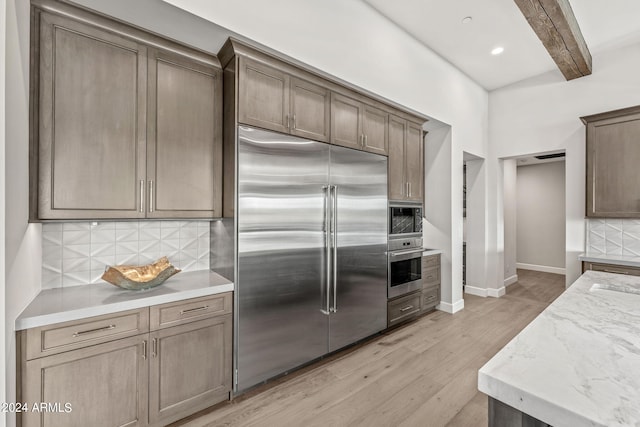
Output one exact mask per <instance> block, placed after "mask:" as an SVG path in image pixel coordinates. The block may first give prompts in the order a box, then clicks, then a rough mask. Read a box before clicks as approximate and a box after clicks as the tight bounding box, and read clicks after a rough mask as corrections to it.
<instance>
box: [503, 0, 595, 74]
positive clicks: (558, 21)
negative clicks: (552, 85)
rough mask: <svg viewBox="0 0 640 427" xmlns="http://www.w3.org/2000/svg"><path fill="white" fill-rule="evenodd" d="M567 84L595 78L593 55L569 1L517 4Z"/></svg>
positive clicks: (526, 0) (520, 0)
mask: <svg viewBox="0 0 640 427" xmlns="http://www.w3.org/2000/svg"><path fill="white" fill-rule="evenodd" d="M514 1H515V2H516V4H517V5H518V7H519V8H520V11H521V12H522V14H523V15H524V16H525V18H527V22H529V25H531V28H533V31H535V33H536V35H537V36H538V38H539V39H540V41H542V44H543V45H544V47H545V48H546V49H547V51H548V52H549V55H551V58H553V60H554V61H555V63H556V64H557V65H558V68H560V71H561V72H562V74H563V75H564V77H565V78H566V79H567V80H572V79H576V78H578V77H582V76H587V75H589V74H591V54H590V53H589V48H588V47H587V43H586V42H585V41H584V37H582V32H581V31H580V26H579V25H578V21H576V17H575V15H574V14H573V10H571V5H570V4H569V0H514Z"/></svg>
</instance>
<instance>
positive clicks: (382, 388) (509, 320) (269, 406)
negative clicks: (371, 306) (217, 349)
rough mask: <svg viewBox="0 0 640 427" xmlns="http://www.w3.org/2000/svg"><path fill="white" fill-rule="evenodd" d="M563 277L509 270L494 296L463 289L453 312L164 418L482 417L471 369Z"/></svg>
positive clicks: (236, 421)
mask: <svg viewBox="0 0 640 427" xmlns="http://www.w3.org/2000/svg"><path fill="white" fill-rule="evenodd" d="M564 280H565V279H564V276H562V275H558V274H550V273H541V272H536V271H530V270H518V282H516V283H514V284H513V285H511V286H509V287H508V288H507V294H506V295H505V296H503V297H502V298H480V297H476V296H473V295H465V297H464V298H465V308H464V310H462V311H461V312H458V313H456V314H455V315H450V314H447V313H444V312H440V311H437V312H434V313H432V314H429V315H426V316H424V317H422V318H420V319H418V320H416V321H413V322H411V323H409V324H406V325H404V326H401V327H399V328H396V329H394V330H392V331H389V332H387V333H385V334H382V335H379V336H377V337H375V338H373V339H371V340H369V341H368V342H367V343H365V344H363V345H358V346H356V347H354V348H351V349H347V350H345V351H343V352H340V353H338V354H335V355H332V356H331V357H329V358H327V359H325V360H322V361H320V362H318V363H316V364H313V365H312V366H308V367H306V368H304V369H301V370H299V371H297V372H295V373H293V374H291V375H288V376H286V377H283V378H280V379H279V380H276V381H274V382H272V383H270V384H267V385H265V386H262V387H260V388H258V389H256V390H253V391H251V392H249V393H246V394H245V395H242V396H239V397H237V398H236V399H235V400H234V401H232V402H225V403H222V404H219V405H217V406H215V407H213V408H211V409H208V410H205V411H203V412H200V413H199V414H196V415H194V416H192V417H189V418H188V419H185V420H182V421H179V422H178V423H175V424H173V426H175V427H177V426H188V427H205V426H207V427H213V426H216V427H217V426H242V427H244V426H267V427H271V426H296V427H297V426H304V427H307V426H323V427H326V426H331V427H333V426H367V427H370V426H385V427H386V426H420V427H439V426H449V427H474V426H478V427H480V426H486V425H487V397H486V395H484V394H482V393H480V392H478V390H477V376H478V369H479V368H480V367H481V366H482V365H483V364H484V363H485V362H486V361H487V360H489V359H490V358H491V357H493V355H494V354H495V353H496V352H497V351H498V350H500V349H501V348H502V347H503V346H504V345H505V344H506V343H507V342H509V341H510V340H511V338H513V337H514V336H515V335H516V334H517V333H518V332H520V331H521V330H522V329H523V328H524V327H525V326H526V325H527V324H528V323H529V322H531V320H533V319H534V318H535V317H536V316H537V315H538V314H539V313H540V312H541V311H542V310H544V309H545V307H547V305H549V304H550V303H551V302H552V301H553V300H554V299H555V298H556V297H557V296H558V295H560V294H561V293H562V291H564V289H565V284H564Z"/></svg>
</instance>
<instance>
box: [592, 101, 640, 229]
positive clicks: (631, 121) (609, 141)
mask: <svg viewBox="0 0 640 427" xmlns="http://www.w3.org/2000/svg"><path fill="white" fill-rule="evenodd" d="M582 121H583V122H584V123H585V125H586V126H587V150H586V157H587V183H586V184H587V185H586V190H587V194H586V196H587V197H586V201H587V206H586V215H587V217H600V218H629V217H630V218H636V217H639V216H640V172H639V170H640V169H638V165H640V143H639V140H640V106H638V107H632V108H625V109H622V110H616V111H610V112H607V113H602V114H596V115H592V116H586V117H582Z"/></svg>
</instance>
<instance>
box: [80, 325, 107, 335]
mask: <svg viewBox="0 0 640 427" xmlns="http://www.w3.org/2000/svg"><path fill="white" fill-rule="evenodd" d="M115 328H116V325H108V326H103V327H102V328H96V329H89V330H88V331H79V332H75V333H74V334H73V336H74V337H80V336H82V335H86V334H93V333H94V332H102V331H110V330H111V329H115Z"/></svg>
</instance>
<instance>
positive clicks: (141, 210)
mask: <svg viewBox="0 0 640 427" xmlns="http://www.w3.org/2000/svg"><path fill="white" fill-rule="evenodd" d="M140 212H141V213H142V212H144V179H141V180H140Z"/></svg>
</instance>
